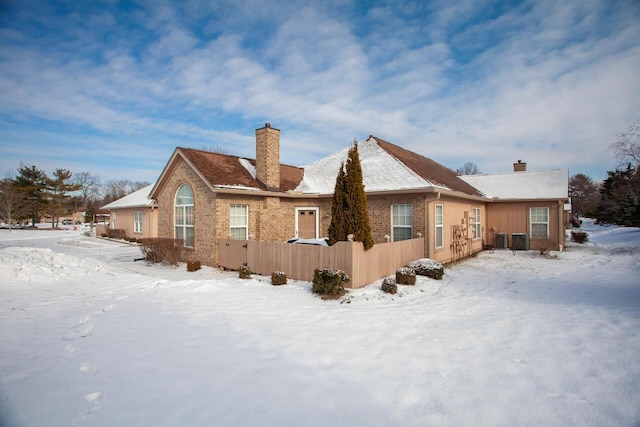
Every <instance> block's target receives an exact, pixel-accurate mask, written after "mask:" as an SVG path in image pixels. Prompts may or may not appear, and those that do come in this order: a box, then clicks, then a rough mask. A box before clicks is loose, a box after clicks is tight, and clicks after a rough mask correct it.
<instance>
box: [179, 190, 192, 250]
mask: <svg viewBox="0 0 640 427" xmlns="http://www.w3.org/2000/svg"><path fill="white" fill-rule="evenodd" d="M174 213H175V215H174V226H175V238H176V239H181V240H183V241H184V245H185V246H187V247H190V248H192V247H193V243H194V235H195V232H194V221H193V191H191V187H189V186H188V185H187V184H182V185H181V186H180V188H178V192H177V193H176V200H175V203H174Z"/></svg>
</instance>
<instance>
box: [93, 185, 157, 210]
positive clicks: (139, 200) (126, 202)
mask: <svg viewBox="0 0 640 427" xmlns="http://www.w3.org/2000/svg"><path fill="white" fill-rule="evenodd" d="M152 188H153V184H151V185H147V186H146V187H143V188H141V189H140V190H137V191H134V192H133V193H131V194H127V195H126V196H124V197H122V198H120V199H118V200H114V201H113V202H111V203H109V204H106V205H104V206H102V207H101V208H100V209H106V210H113V209H122V208H137V207H145V206H152V205H153V204H154V201H153V200H151V199H149V193H151V189H152Z"/></svg>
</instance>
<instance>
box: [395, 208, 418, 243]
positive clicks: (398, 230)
mask: <svg viewBox="0 0 640 427" xmlns="http://www.w3.org/2000/svg"><path fill="white" fill-rule="evenodd" d="M391 213H392V215H391V216H392V229H393V233H392V234H393V241H394V242H399V241H401V240H408V239H411V237H413V206H412V205H392V206H391Z"/></svg>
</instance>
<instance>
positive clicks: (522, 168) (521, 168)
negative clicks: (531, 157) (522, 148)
mask: <svg viewBox="0 0 640 427" xmlns="http://www.w3.org/2000/svg"><path fill="white" fill-rule="evenodd" d="M513 171H514V172H526V171H527V164H526V163H523V162H522V160H518V163H514V164H513Z"/></svg>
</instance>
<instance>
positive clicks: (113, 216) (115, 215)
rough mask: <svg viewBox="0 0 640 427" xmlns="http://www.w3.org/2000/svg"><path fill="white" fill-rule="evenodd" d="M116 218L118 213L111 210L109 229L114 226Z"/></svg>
mask: <svg viewBox="0 0 640 427" xmlns="http://www.w3.org/2000/svg"><path fill="white" fill-rule="evenodd" d="M117 219H118V214H117V212H111V229H114V230H115V228H116V220H117Z"/></svg>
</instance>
